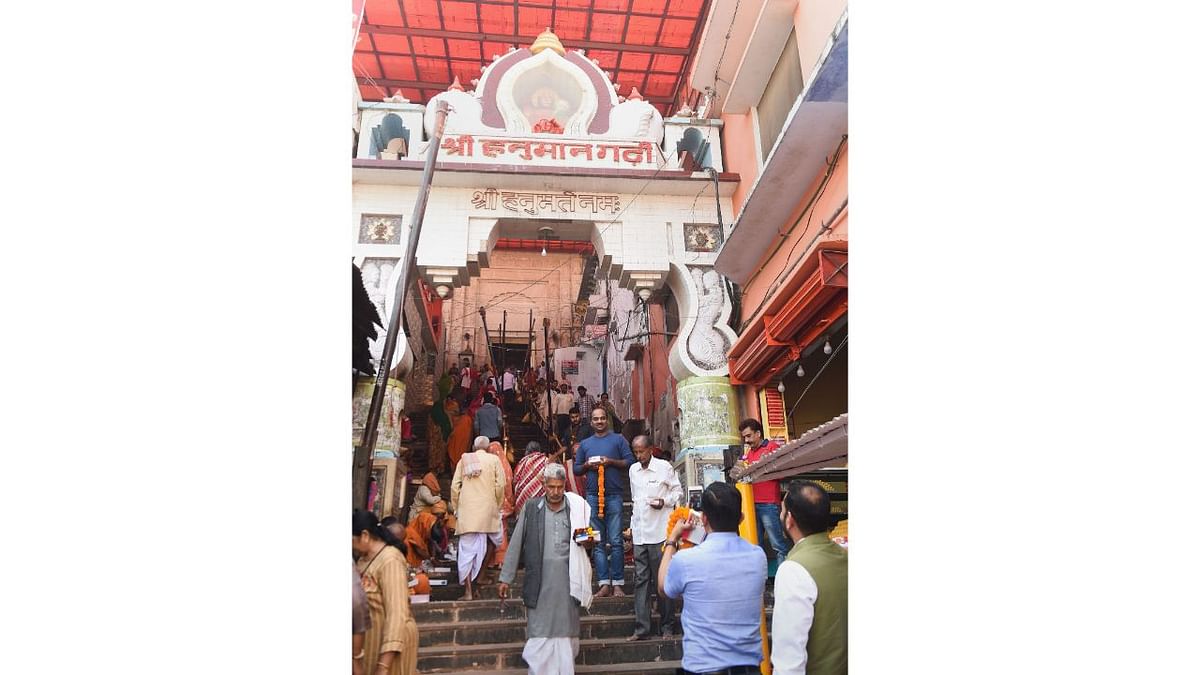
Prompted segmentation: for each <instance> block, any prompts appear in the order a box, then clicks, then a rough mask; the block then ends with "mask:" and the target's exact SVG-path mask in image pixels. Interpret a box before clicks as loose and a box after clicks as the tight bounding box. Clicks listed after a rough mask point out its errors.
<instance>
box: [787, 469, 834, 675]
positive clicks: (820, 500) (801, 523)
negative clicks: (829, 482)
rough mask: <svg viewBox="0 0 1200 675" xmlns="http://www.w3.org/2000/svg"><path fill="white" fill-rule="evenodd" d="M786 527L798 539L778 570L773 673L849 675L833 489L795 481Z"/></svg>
mask: <svg viewBox="0 0 1200 675" xmlns="http://www.w3.org/2000/svg"><path fill="white" fill-rule="evenodd" d="M781 511H782V512H783V515H782V516H781V518H780V519H781V520H782V521H783V529H784V531H786V532H787V533H788V536H790V537H791V538H792V540H793V541H795V542H796V545H795V546H793V547H792V550H791V552H790V553H788V556H787V559H786V560H785V561H784V562H783V563H782V564H781V565H780V566H779V571H778V572H776V574H775V612H774V617H773V618H772V619H771V638H772V644H773V650H772V653H771V664H772V665H773V666H774V672H775V675H846V672H847V651H846V635H847V620H846V604H847V598H846V562H847V557H846V550H845V549H844V548H842V547H841V546H839V545H838V544H836V543H834V542H832V541H830V540H829V534H828V530H829V494H828V493H826V492H825V490H824V488H822V487H821V486H820V485H818V484H816V483H814V482H812V481H807V480H796V481H792V483H791V484H790V485H788V488H787V494H786V495H785V496H784V498H783V504H782V509H781Z"/></svg>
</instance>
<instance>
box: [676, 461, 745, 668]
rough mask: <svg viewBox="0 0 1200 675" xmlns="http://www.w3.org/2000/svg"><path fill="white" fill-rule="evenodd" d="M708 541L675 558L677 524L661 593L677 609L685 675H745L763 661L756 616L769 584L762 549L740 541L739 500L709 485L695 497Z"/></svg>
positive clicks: (728, 489)
mask: <svg viewBox="0 0 1200 675" xmlns="http://www.w3.org/2000/svg"><path fill="white" fill-rule="evenodd" d="M700 511H701V513H702V514H703V516H702V518H701V522H700V523H699V524H702V525H703V526H704V531H705V532H706V533H707V534H706V536H705V538H704V541H703V542H701V543H700V545H699V546H696V547H694V548H689V549H685V550H683V551H679V541H680V539H681V538H682V537H683V535H684V532H685V528H687V527H689V526H694V525H696V523H689V522H687V521H682V522H679V523H676V525H675V528H674V529H672V530H671V532H670V534H668V535H667V542H666V544H665V547H666V548H665V550H664V551H663V558H662V566H661V567H659V571H658V584H659V588H661V589H663V592H664V593H666V595H667V596H669V597H671V598H673V599H679V598H680V597H683V598H684V601H683V616H682V624H683V670H684V672H685V673H710V672H719V673H727V674H728V675H741V674H743V673H744V674H745V675H750V674H751V673H755V674H757V673H758V672H759V663H760V662H761V661H762V659H763V651H762V634H761V633H760V626H761V623H760V622H761V618H762V617H761V611H762V600H763V589H764V587H765V585H766V582H767V556H766V554H765V553H763V550H762V548H760V547H758V546H755V545H754V544H751V543H750V542H748V541H746V540H745V539H742V538H741V537H739V536H738V533H737V528H738V523H740V522H741V520H742V496H741V494H739V493H738V491H737V490H736V489H735V488H734V487H733V486H732V485H730V484H728V483H721V482H717V483H712V484H711V485H709V486H708V487H707V488H705V489H704V494H703V495H702V496H701V497H700Z"/></svg>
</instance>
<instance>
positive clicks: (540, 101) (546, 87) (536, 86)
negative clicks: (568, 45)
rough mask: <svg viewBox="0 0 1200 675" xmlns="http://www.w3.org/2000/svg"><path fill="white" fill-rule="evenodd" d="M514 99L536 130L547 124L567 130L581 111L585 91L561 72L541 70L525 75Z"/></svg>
mask: <svg viewBox="0 0 1200 675" xmlns="http://www.w3.org/2000/svg"><path fill="white" fill-rule="evenodd" d="M513 97H514V98H515V99H516V100H517V101H518V102H519V103H520V105H521V113H522V114H523V115H524V116H525V119H526V120H528V121H529V126H530V127H531V128H532V127H534V126H537V125H538V123H540V122H542V121H544V120H554V121H555V122H557V123H558V126H559V127H565V126H566V125H567V123H568V122H569V121H570V120H571V118H572V117H573V116H574V115H575V113H576V112H578V111H579V104H580V101H581V100H582V98H583V89H582V87H580V86H579V83H578V82H576V81H575V80H573V79H572V78H570V77H568V76H567V75H566V74H565V73H563V72H562V71H561V70H559V69H557V68H551V67H547V66H541V67H538V68H535V69H533V70H530V71H529V72H527V73H524V74H522V75H521V76H520V78H518V79H517V81H516V82H515V83H514V85H513Z"/></svg>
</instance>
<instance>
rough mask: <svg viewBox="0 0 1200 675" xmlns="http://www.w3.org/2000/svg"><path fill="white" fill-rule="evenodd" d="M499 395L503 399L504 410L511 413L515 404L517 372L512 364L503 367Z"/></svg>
mask: <svg viewBox="0 0 1200 675" xmlns="http://www.w3.org/2000/svg"><path fill="white" fill-rule="evenodd" d="M500 395H501V396H502V397H503V400H504V412H506V413H511V412H512V411H513V408H514V407H516V405H517V374H516V373H515V372H513V368H512V366H509V367H507V368H505V369H504V375H502V376H500Z"/></svg>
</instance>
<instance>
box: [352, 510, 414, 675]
mask: <svg viewBox="0 0 1200 675" xmlns="http://www.w3.org/2000/svg"><path fill="white" fill-rule="evenodd" d="M353 520H354V535H353V538H352V540H351V547H352V548H353V549H354V553H355V555H356V556H358V572H359V575H360V577H361V578H362V587H363V591H365V592H366V594H367V607H368V609H369V611H370V616H371V627H370V628H369V629H368V630H367V634H366V639H365V640H364V646H363V651H362V652H360V653H358V654H355V655H354V658H355V660H360V661H362V662H363V666H364V668H363V670H364V672H366V673H370V674H372V675H411V674H412V673H416V672H417V642H418V636H417V624H416V622H415V621H414V620H413V616H412V608H411V607H410V605H409V591H408V563H407V561H405V554H406V553H405V549H404V544H403V543H402V542H400V541H399V540H397V539H396V538H395V537H394V536H393V535H392V533H391V532H389V531H388V530H387V528H385V527H383V526H382V525H380V524H379V520H378V519H377V518H376V517H375V514H374V513H371V512H370V511H355V512H354V517H353Z"/></svg>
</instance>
